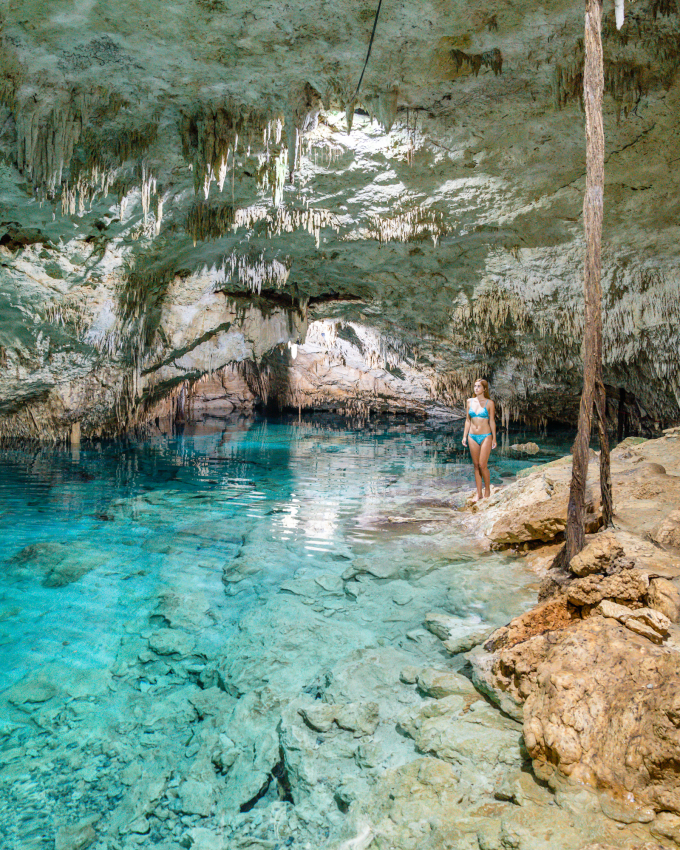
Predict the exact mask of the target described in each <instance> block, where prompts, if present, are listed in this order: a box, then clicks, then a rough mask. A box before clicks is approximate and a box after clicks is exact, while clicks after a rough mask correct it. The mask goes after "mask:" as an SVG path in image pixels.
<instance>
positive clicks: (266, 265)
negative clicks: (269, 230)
mask: <svg viewBox="0 0 680 850" xmlns="http://www.w3.org/2000/svg"><path fill="white" fill-rule="evenodd" d="M290 268H291V260H290V257H284V258H283V259H282V260H279V259H276V258H274V259H273V260H266V259H265V257H264V254H258V255H255V256H251V255H249V254H240V253H238V252H237V251H232V253H231V254H230V255H229V256H228V257H225V259H224V262H223V264H222V266H221V268H219V269H217V270H215V275H214V281H215V283H214V285H215V288H216V289H219V288H222V287H223V286H224V284H227V283H229V282H231V281H232V280H233V278H234V277H236V279H237V281H238V283H239V284H240V285H241V286H244V287H245V288H246V289H248V290H249V291H250V292H253V293H255V294H257V295H260V294H261V293H262V289H263V288H265V289H267V288H269V287H271V288H274V289H281V288H282V287H283V286H284V285H285V284H286V281H287V280H288V275H289V274H290Z"/></svg>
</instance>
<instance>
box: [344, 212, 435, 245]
mask: <svg viewBox="0 0 680 850" xmlns="http://www.w3.org/2000/svg"><path fill="white" fill-rule="evenodd" d="M447 232H448V230H447V227H446V224H445V222H444V216H443V215H442V214H441V213H440V212H438V211H436V210H432V209H428V208H424V207H417V208H416V209H413V210H409V211H407V212H403V213H399V214H397V215H395V216H392V217H390V218H382V217H381V216H377V215H376V216H370V217H369V219H368V226H367V227H365V228H363V229H361V230H359V231H358V233H355V234H350V235H349V236H348V237H346V238H347V239H349V240H353V239H355V238H357V237H358V238H361V239H377V240H378V242H380V243H381V244H382V243H383V242H413V241H422V240H423V239H432V241H433V243H434V244H435V245H437V244H438V242H439V239H440V238H441V237H442V236H445V235H446V234H447Z"/></svg>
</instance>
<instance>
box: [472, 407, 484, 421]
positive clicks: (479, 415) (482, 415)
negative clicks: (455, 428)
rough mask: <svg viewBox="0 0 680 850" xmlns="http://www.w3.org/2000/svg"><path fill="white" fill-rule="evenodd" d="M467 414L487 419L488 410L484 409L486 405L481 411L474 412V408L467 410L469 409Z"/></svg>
mask: <svg viewBox="0 0 680 850" xmlns="http://www.w3.org/2000/svg"><path fill="white" fill-rule="evenodd" d="M468 414H469V415H470V416H477V417H479V418H480V419H488V418H489V411H488V410H487V409H486V407H484V408H483V409H482V412H481V413H475V411H474V410H469V411H468Z"/></svg>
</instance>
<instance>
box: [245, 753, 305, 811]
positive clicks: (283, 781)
mask: <svg viewBox="0 0 680 850" xmlns="http://www.w3.org/2000/svg"><path fill="white" fill-rule="evenodd" d="M272 781H273V782H275V783H276V790H277V793H278V797H279V800H282V801H283V802H284V803H294V802H295V801H294V800H293V794H292V792H291V787H290V780H289V779H288V769H287V768H286V761H285V758H284V754H283V750H282V749H281V748H279V760H278V762H277V763H276V764H275V765H274V767H273V768H272V770H271V773H270V774H268V776H267V778H266V780H265V781H264V783H263V784H262V787H261V788H260V790H259V791H258V792H257V794H255V796H254V797H251V799H250V800H248V801H247V802H246V803H243V804H242V805H241V808H240V811H241V812H249V811H250V810H251V809H252V808H254V807H255V806H256V805H257V803H258V802H259V801H260V800H261V799H262V798H263V797H264V796H265V795H266V794H267V792H268V791H269V787H270V785H271V783H272Z"/></svg>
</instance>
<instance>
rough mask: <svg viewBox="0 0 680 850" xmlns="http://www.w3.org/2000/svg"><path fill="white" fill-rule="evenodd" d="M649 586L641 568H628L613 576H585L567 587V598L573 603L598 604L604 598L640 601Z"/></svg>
mask: <svg viewBox="0 0 680 850" xmlns="http://www.w3.org/2000/svg"><path fill="white" fill-rule="evenodd" d="M648 588H649V579H648V577H647V575H646V574H645V573H643V572H640V570H626V571H625V572H622V573H618V574H617V575H613V576H596V575H591V576H585V577H584V578H579V579H576V580H575V581H573V582H571V584H570V585H569V586H568V587H567V598H568V600H569V602H570V603H571V604H572V605H576V606H578V607H583V606H584V605H597V604H598V602H600V601H601V600H603V599H614V600H617V601H619V602H638V601H639V600H640V599H642V598H644V597H645V596H646V594H647V589H648Z"/></svg>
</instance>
